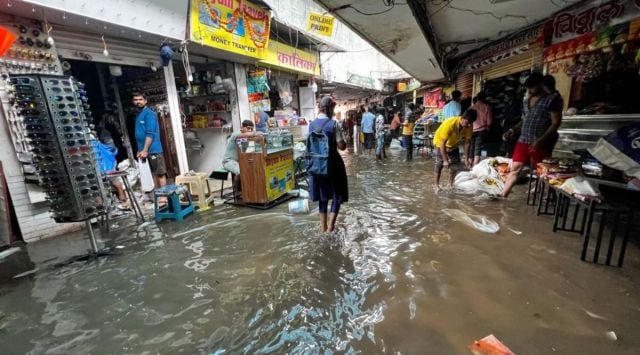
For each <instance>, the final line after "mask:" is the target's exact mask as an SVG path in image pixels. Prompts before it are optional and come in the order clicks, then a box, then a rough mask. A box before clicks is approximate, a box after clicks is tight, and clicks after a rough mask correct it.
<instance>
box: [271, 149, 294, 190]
mask: <svg viewBox="0 0 640 355" xmlns="http://www.w3.org/2000/svg"><path fill="white" fill-rule="evenodd" d="M265 170H266V171H265V172H266V175H267V199H268V200H269V201H273V200H275V199H277V198H278V197H280V196H282V195H284V194H285V193H287V192H288V191H290V190H292V189H293V187H294V185H295V180H294V173H293V150H291V149H287V150H283V151H282V152H278V153H274V154H269V155H267V161H266V169H265Z"/></svg>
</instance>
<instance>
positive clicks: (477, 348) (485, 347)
mask: <svg viewBox="0 0 640 355" xmlns="http://www.w3.org/2000/svg"><path fill="white" fill-rule="evenodd" d="M468 348H469V350H471V352H472V353H473V354H475V355H515V354H514V353H513V351H511V349H509V348H508V347H507V346H506V345H504V344H503V343H502V342H501V341H500V340H498V338H496V337H495V335H493V334H490V335H487V336H486V337H484V338H482V339H480V340H476V341H474V342H473V343H471V344H469V346H468Z"/></svg>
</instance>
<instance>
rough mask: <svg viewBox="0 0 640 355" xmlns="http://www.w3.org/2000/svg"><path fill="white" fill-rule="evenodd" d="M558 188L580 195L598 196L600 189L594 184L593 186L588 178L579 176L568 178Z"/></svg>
mask: <svg viewBox="0 0 640 355" xmlns="http://www.w3.org/2000/svg"><path fill="white" fill-rule="evenodd" d="M560 188H561V189H562V190H564V191H566V192H567V193H570V194H578V195H582V196H600V191H598V188H597V187H596V186H593V184H592V183H591V182H589V180H586V179H585V178H583V177H581V176H576V177H574V178H571V179H568V180H567V181H565V182H564V183H563V184H562V185H560Z"/></svg>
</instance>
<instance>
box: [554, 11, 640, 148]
mask: <svg viewBox="0 0 640 355" xmlns="http://www.w3.org/2000/svg"><path fill="white" fill-rule="evenodd" d="M636 3H637V2H636ZM584 14H592V15H593V16H590V17H588V18H587V17H586V18H585V19H586V20H585V21H582V22H580V23H579V24H578V26H575V25H574V24H575V23H576V22H575V21H576V19H577V18H580V17H581V16H582V17H584ZM552 24H553V32H552V35H551V45H550V46H548V47H547V48H546V49H545V52H544V61H545V69H546V71H547V73H548V74H551V75H553V76H554V77H555V78H556V82H557V89H558V91H559V92H560V94H561V95H562V96H563V98H564V102H565V107H564V108H565V113H564V117H563V122H562V126H561V128H560V130H559V134H560V139H559V142H558V144H557V145H556V150H555V152H554V155H558V156H575V153H574V151H575V150H576V149H587V148H590V147H592V146H593V145H594V144H595V143H596V142H597V141H598V140H599V139H600V138H601V137H603V136H605V135H607V134H609V133H610V132H612V131H614V130H615V129H617V128H619V127H622V126H625V125H628V124H630V123H633V122H637V121H638V120H640V101H638V99H637V91H638V90H637V88H638V87H639V86H640V8H638V6H637V4H634V1H628V0H618V1H611V2H608V3H605V4H602V3H601V2H598V1H589V2H586V3H585V4H584V5H583V6H580V7H578V8H575V9H572V10H569V11H563V12H560V13H558V14H557V15H556V16H555V17H554V19H553V22H552Z"/></svg>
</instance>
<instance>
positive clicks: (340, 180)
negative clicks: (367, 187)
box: [307, 97, 349, 233]
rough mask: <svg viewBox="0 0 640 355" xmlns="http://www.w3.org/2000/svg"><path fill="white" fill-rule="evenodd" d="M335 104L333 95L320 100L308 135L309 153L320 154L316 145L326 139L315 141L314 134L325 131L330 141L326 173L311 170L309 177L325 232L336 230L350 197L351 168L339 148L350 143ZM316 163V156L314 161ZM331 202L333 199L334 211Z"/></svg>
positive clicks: (345, 146) (313, 199)
mask: <svg viewBox="0 0 640 355" xmlns="http://www.w3.org/2000/svg"><path fill="white" fill-rule="evenodd" d="M335 106H336V102H335V101H333V99H331V98H330V97H324V98H322V100H320V104H319V112H320V113H319V114H318V117H317V118H316V119H315V120H314V121H313V122H311V124H310V125H309V138H307V155H313V154H317V153H318V152H316V151H314V149H316V148H314V147H318V146H319V145H321V144H322V140H317V141H316V140H314V139H313V137H312V136H311V135H312V134H314V137H318V134H320V136H321V132H324V135H325V136H326V138H327V140H328V142H327V144H328V150H329V158H328V160H327V161H326V168H327V169H326V174H313V173H311V174H310V179H309V194H310V196H311V200H312V201H314V202H315V201H318V203H319V210H320V225H321V229H322V232H323V233H327V232H329V233H331V232H333V231H334V230H335V227H336V219H337V218H338V213H339V212H340V205H341V204H342V203H344V202H347V200H348V199H349V190H348V187H347V171H346V169H345V166H344V162H343V161H342V157H341V156H340V154H339V153H338V149H340V150H345V149H346V148H347V145H346V143H345V141H344V139H343V137H342V134H340V130H339V128H338V125H337V122H336V121H333V120H332V119H331V117H332V116H333V109H334V107H335ZM325 147H326V145H325ZM321 148H322V147H321ZM319 150H320V151H322V150H323V149H319ZM313 162H314V161H313V158H312V164H313ZM310 171H311V169H310ZM329 201H331V209H330V210H329Z"/></svg>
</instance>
